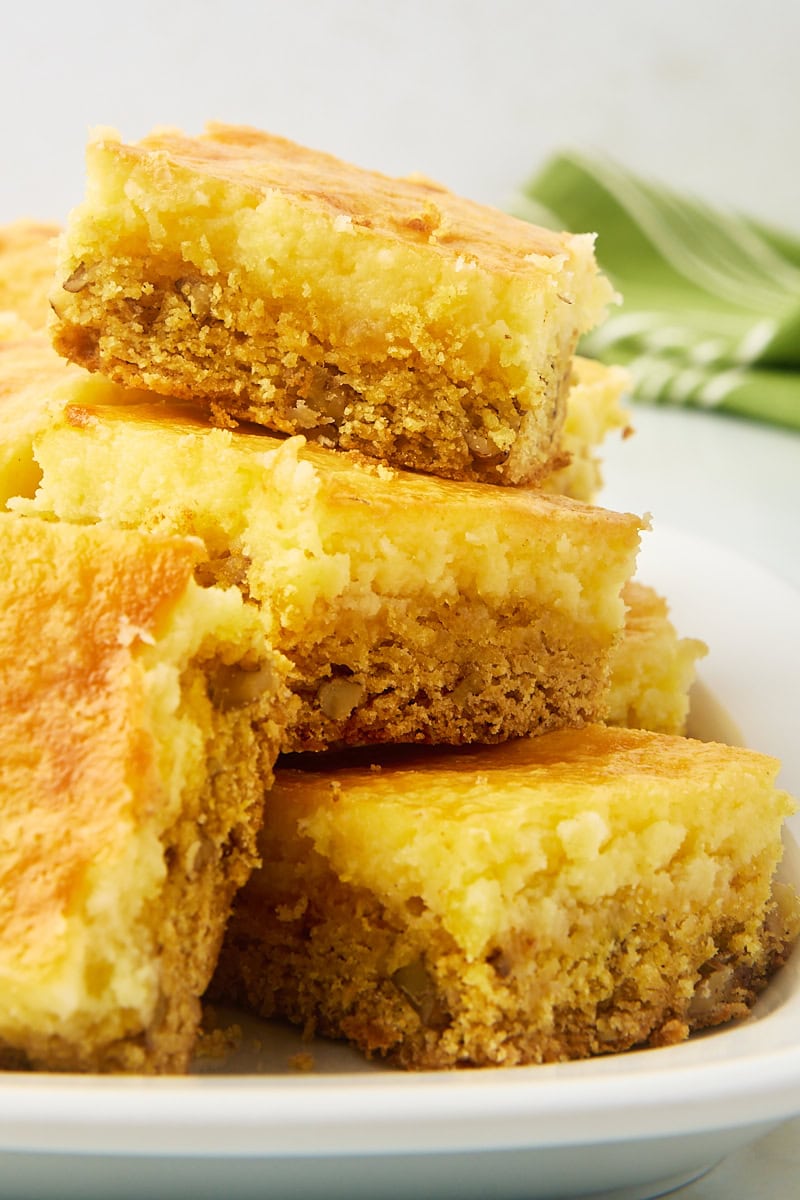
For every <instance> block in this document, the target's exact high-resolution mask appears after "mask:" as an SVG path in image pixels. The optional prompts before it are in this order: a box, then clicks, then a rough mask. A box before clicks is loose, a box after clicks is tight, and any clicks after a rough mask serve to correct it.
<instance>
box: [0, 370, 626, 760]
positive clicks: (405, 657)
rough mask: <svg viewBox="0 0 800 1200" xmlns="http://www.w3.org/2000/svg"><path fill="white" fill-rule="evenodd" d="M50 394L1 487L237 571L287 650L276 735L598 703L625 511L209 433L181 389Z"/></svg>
mask: <svg viewBox="0 0 800 1200" xmlns="http://www.w3.org/2000/svg"><path fill="white" fill-rule="evenodd" d="M47 361H48V362H50V363H51V365H52V363H53V362H55V363H56V364H57V362H58V360H57V359H56V357H55V356H54V355H51V356H50V359H48V360H47ZM1 363H2V355H1V354H0V365H1ZM57 378H60V376H58V375H57ZM84 378H88V377H87V376H84ZM37 386H39V387H40V389H41V394H42V395H43V396H45V395H46V394H47V392H48V388H47V387H46V386H44V381H43V380H42V379H39V380H38V384H37ZM59 395H60V400H61V403H62V409H61V412H60V414H56V416H53V414H52V409H51V408H50V407H46V408H45V411H44V416H43V420H42V429H41V430H40V432H39V433H38V434H36V435H35V436H34V437H33V438H32V440H31V443H30V450H29V454H30V463H29V467H30V473H31V475H32V476H34V477H35V478H36V481H37V482H36V486H35V488H32V489H31V491H30V495H29V496H28V497H27V498H25V497H20V498H17V499H13V500H10V501H9V504H10V505H12V507H14V508H15V510H16V511H19V512H26V513H32V514H38V515H41V516H47V517H50V518H58V519H61V520H67V521H80V522H87V521H88V522H93V521H101V522H106V523H110V524H114V525H118V526H126V527H136V528H141V529H146V530H151V531H158V532H160V533H179V534H184V535H186V534H188V535H192V536H195V537H198V538H200V539H201V540H202V542H203V545H204V552H203V562H202V563H201V564H200V565H199V567H198V571H197V577H198V579H200V581H201V582H207V583H223V584H229V583H233V584H236V586H238V587H239V588H240V589H241V591H242V593H243V594H244V595H245V596H246V597H247V598H248V599H249V600H250V601H251V602H252V603H253V605H254V606H257V607H258V609H259V611H260V614H261V619H262V622H263V626H264V630H265V635H266V636H267V638H268V639H269V641H270V642H271V643H272V644H274V646H275V647H276V648H277V649H278V650H280V651H281V652H283V653H284V654H285V655H286V656H287V657H288V658H289V659H290V661H291V663H292V670H291V674H290V686H291V688H292V690H293V692H294V693H295V695H296V697H297V698H298V700H299V702H300V705H299V710H298V712H297V714H296V717H295V719H294V721H293V722H292V723H291V725H290V727H289V728H288V730H287V733H286V736H285V741H284V748H285V749H289V750H297V749H324V748H326V747H328V746H331V745H342V744H359V743H370V742H378V741H402V742H413V741H420V742H449V743H466V742H472V741H489V742H492V741H498V740H501V739H503V738H506V737H510V736H516V735H519V734H524V733H529V732H532V731H534V730H536V731H544V730H546V729H548V728H554V727H559V726H561V725H574V724H579V723H582V722H584V721H587V720H593V719H597V718H598V717H600V716H601V715H602V712H603V708H604V704H605V692H606V688H607V684H608V676H609V664H610V658H611V654H612V651H613V648H614V646H615V645H616V643H617V641H618V640H619V638H620V636H621V634H622V630H623V626H624V620H625V605H624V602H623V600H622V598H621V589H622V586H623V584H624V583H625V582H626V580H627V579H628V578H629V577H630V575H631V574H632V572H633V568H634V562H635V556H636V552H637V548H638V540H639V531H640V528H641V526H642V522H641V521H640V520H639V519H638V518H636V517H634V516H631V515H630V514H617V513H611V512H607V511H605V510H602V509H598V508H592V507H588V506H586V505H582V504H578V503H576V502H573V501H571V500H569V499H566V498H564V497H560V496H555V497H554V496H547V495H544V494H541V493H540V492H537V491H535V490H530V489H513V488H496V487H492V486H490V485H487V484H470V483H457V482H453V481H447V480H439V479H434V478H429V477H425V476H419V475H415V474H411V473H405V472H397V471H393V470H390V469H389V468H386V467H382V466H377V465H375V464H371V463H369V462H367V461H363V460H358V459H357V458H354V457H353V456H350V455H343V454H341V453H337V452H335V451H331V450H324V449H322V448H320V447H318V446H309V445H307V444H304V442H303V440H302V439H300V438H292V439H288V440H283V441H281V440H279V439H275V438H272V437H270V436H268V435H266V434H263V433H260V432H255V433H254V432H245V431H244V430H236V431H227V430H220V429H216V428H213V427H211V426H210V425H209V424H208V423H207V422H205V421H204V420H203V418H202V416H200V415H199V414H198V413H197V410H195V409H192V408H190V407H187V406H176V405H170V404H169V403H167V402H163V403H161V404H159V403H151V404H150V405H144V406H142V405H135V404H124V405H102V404H101V405H98V404H96V403H94V402H93V400H92V398H91V397H89V398H88V402H86V398H85V397H84V396H83V394H82V390H81V385H80V384H78V385H77V386H76V387H74V389H73V391H72V401H71V402H67V403H66V404H64V394H63V392H61V393H59ZM10 402H11V401H9V403H10ZM23 441H24V439H23Z"/></svg>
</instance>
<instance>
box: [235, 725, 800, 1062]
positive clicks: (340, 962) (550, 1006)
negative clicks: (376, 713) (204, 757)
mask: <svg viewBox="0 0 800 1200" xmlns="http://www.w3.org/2000/svg"><path fill="white" fill-rule="evenodd" d="M776 772H777V763H776V762H774V761H773V760H771V759H767V758H764V757H762V756H760V755H758V754H755V753H752V752H750V751H745V750H739V749H731V748H729V747H726V746H720V745H715V744H704V743H699V742H693V741H689V740H686V739H682V738H672V737H667V736H664V735H657V734H650V733H642V732H639V731H623V730H614V729H609V728H607V727H592V728H587V729H584V730H578V731H575V730H569V731H562V732H558V733H553V734H548V735H545V736H543V737H540V738H534V739H529V740H522V741H517V742H510V743H506V744H505V745H503V746H499V747H490V748H481V749H472V750H470V751H467V752H465V751H460V752H456V753H450V754H449V755H448V754H446V753H443V752H441V751H439V752H436V753H435V754H434V755H430V754H429V755H427V756H423V753H422V752H421V751H419V750H417V751H408V752H407V754H406V755H405V756H403V755H402V754H400V755H397V754H396V755H395V756H394V757H392V758H391V760H389V761H388V762H384V763H383V765H380V766H375V765H374V764H373V765H364V764H363V761H362V765H360V766H357V767H350V768H349V769H348V768H344V769H340V770H338V771H330V770H329V771H327V772H326V771H321V772H320V771H300V770H290V769H281V770H279V771H278V772H277V774H276V784H275V787H274V788H273V790H272V792H271V793H270V796H269V799H268V803H267V805H266V814H265V824H264V829H263V832H262V835H261V842H260V844H261V849H262V855H263V864H262V867H261V868H260V870H259V871H258V872H256V873H255V874H254V875H253V877H252V878H251V880H250V882H249V884H248V885H247V887H246V888H245V889H244V890H243V892H242V893H241V894H240V896H239V897H238V899H237V902H236V906H235V914H234V917H233V919H232V922H231V925H230V926H229V929H228V934H227V936H226V940H225V944H224V948H223V952H222V956H221V960H220V966H219V968H218V972H217V975H216V977H215V982H214V985H213V989H212V994H213V995H214V996H215V997H216V998H218V999H220V998H224V999H225V1000H227V1001H230V1002H233V1003H238V1004H242V1005H245V1006H247V1007H249V1008H250V1009H252V1010H254V1011H255V1012H257V1013H259V1014H261V1015H262V1016H265V1017H273V1016H283V1017H288V1018H289V1019H290V1020H291V1021H294V1022H297V1023H298V1024H301V1025H302V1026H303V1027H304V1028H305V1029H306V1030H307V1031H316V1032H318V1033H320V1034H324V1035H327V1036H332V1037H340V1038H346V1039H348V1040H349V1041H350V1042H352V1043H353V1044H354V1045H355V1046H358V1047H359V1048H360V1049H362V1050H363V1051H365V1052H366V1053H367V1054H368V1055H370V1056H380V1057H384V1058H386V1059H387V1060H389V1061H390V1062H392V1063H394V1064H396V1065H399V1066H402V1067H409V1068H415V1069H434V1068H447V1067H458V1066H484V1065H487V1066H488V1065H495V1066H512V1065H515V1064H529V1063H540V1062H553V1061H559V1060H565V1059H574V1058H582V1057H585V1056H588V1055H595V1054H606V1053H611V1052H616V1051H621V1050H626V1049H628V1048H630V1047H633V1046H643V1045H650V1046H658V1045H665V1044H669V1043H673V1042H677V1041H680V1040H681V1039H683V1038H685V1037H687V1036H688V1034H689V1033H690V1032H691V1031H693V1030H697V1029H703V1028H706V1027H709V1026H713V1025H717V1024H719V1023H722V1022H726V1021H729V1020H732V1019H735V1018H739V1017H743V1016H745V1015H746V1014H747V1013H748V1011H749V1009H750V1007H751V1005H752V1004H753V1002H754V999H755V997H756V995H757V994H758V992H759V991H760V990H761V989H762V988H763V987H764V985H765V984H766V983H767V981H768V980H769V978H770V976H771V975H772V973H773V972H774V971H775V969H776V968H777V967H778V965H779V964H780V963H781V962H782V961H783V960H784V958H785V956H786V954H787V952H788V948H789V945H790V943H791V941H792V939H793V938H794V936H796V933H797V930H798V927H799V926H800V921H799V920H798V906H797V897H796V896H794V894H793V893H792V892H790V891H788V890H786V889H781V888H780V887H778V888H777V889H776V888H774V887H773V872H774V870H775V867H776V864H777V862H778V860H779V858H780V856H781V824H782V821H783V818H784V817H785V816H786V815H787V814H788V813H789V812H790V811H792V804H791V802H790V800H789V798H788V796H786V795H785V794H784V793H781V792H779V791H777V790H776V788H775V785H774V780H775V775H776Z"/></svg>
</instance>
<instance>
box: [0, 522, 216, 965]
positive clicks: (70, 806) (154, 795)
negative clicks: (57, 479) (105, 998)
mask: <svg viewBox="0 0 800 1200" xmlns="http://www.w3.org/2000/svg"><path fill="white" fill-rule="evenodd" d="M194 561H195V550H194V547H193V546H192V544H191V543H189V542H186V541H182V540H179V539H163V538H161V539H157V538H152V537H148V536H146V535H140V534H138V533H127V532H118V531H114V530H110V529H106V528H103V527H98V526H90V527H82V526H81V527H79V526H71V525H64V524H49V523H46V522H43V521H39V520H37V519H34V518H28V517H14V516H10V515H8V514H3V515H0V664H2V665H1V667H0V670H1V672H2V687H0V954H2V952H3V947H4V945H5V948H6V951H10V950H11V949H12V948H13V950H14V953H15V954H18V953H19V951H20V949H22V950H23V952H25V953H28V954H30V955H32V956H33V957H34V959H35V956H36V952H37V940H38V939H39V938H41V937H43V936H46V935H47V934H50V935H52V933H53V929H54V927H55V928H56V929H57V922H58V920H59V918H60V915H61V914H62V913H65V912H68V911H69V907H70V905H71V904H74V903H76V902H78V901H79V900H80V898H81V889H82V883H83V879H84V874H85V871H86V868H87V867H88V866H89V864H91V863H92V862H94V861H96V860H98V859H101V858H102V857H103V856H104V855H106V854H107V853H109V852H112V851H113V844H114V836H115V831H116V830H117V827H118V822H119V820H120V817H121V815H122V814H123V813H125V812H128V813H129V814H130V815H131V816H132V818H133V820H134V822H136V820H137V819H143V818H144V817H145V816H146V815H147V814H148V812H149V811H152V809H153V808H154V806H156V805H157V804H158V802H159V790H160V783H159V780H158V777H157V773H156V768H155V764H154V762H153V746H152V742H151V737H150V735H149V734H148V732H147V731H146V730H143V729H142V727H141V709H142V696H141V690H140V682H139V680H140V676H139V673H138V669H137V668H136V666H135V658H136V654H137V646H138V645H140V644H141V643H140V641H139V636H140V635H141V636H144V637H145V638H147V637H157V636H158V633H159V629H160V626H161V623H162V622H163V621H164V620H165V618H166V616H167V614H168V613H169V611H170V610H171V609H172V607H173V606H174V604H175V603H176V601H177V600H178V599H179V597H180V596H181V595H182V594H183V592H184V590H185V588H186V585H187V580H188V579H189V577H190V575H191V573H192V570H193V566H194ZM3 956H4V955H3Z"/></svg>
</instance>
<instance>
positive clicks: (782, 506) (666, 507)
mask: <svg viewBox="0 0 800 1200" xmlns="http://www.w3.org/2000/svg"><path fill="white" fill-rule="evenodd" d="M798 393H799V394H800V385H798ZM630 411H631V424H632V425H633V427H634V428H635V430H636V432H635V434H634V436H633V437H630V438H627V439H625V440H624V441H622V440H620V439H619V438H618V437H612V438H611V439H610V441H609V443H608V445H607V446H606V448H605V450H604V453H603V458H604V462H605V468H604V475H605V478H606V486H605V488H604V490H603V493H602V496H601V502H602V503H603V504H605V505H607V506H608V507H609V508H618V509H629V510H631V511H633V512H639V513H643V512H649V513H650V514H651V515H652V519H653V526H654V528H657V527H658V525H659V524H660V523H662V522H663V523H664V524H667V525H671V526H672V527H673V528H675V529H681V530H684V531H685V532H688V533H694V534H696V535H698V536H699V537H704V538H707V539H709V540H710V541H713V542H718V543H719V544H720V545H723V546H727V547H729V548H730V549H732V550H736V551H738V552H739V553H740V554H743V555H745V556H746V557H747V558H751V559H753V560H754V561H755V562H758V563H760V564H761V565H762V566H765V567H768V568H769V569H770V570H772V571H773V572H775V573H776V574H778V575H781V576H783V578H784V579H785V580H787V581H788V582H789V583H791V584H792V585H793V586H794V587H795V588H797V589H798V591H800V433H795V432H791V431H789V430H785V429H779V428H777V427H775V426H771V425H766V424H759V423H757V422H753V421H746V420H743V419H739V418H736V417H727V416H724V415H722V414H721V413H707V412H699V411H697V410H694V409H686V410H683V409H676V408H650V407H647V406H645V405H641V404H637V405H633V406H631V407H630ZM799 603H800V601H799ZM799 615H800V614H799ZM754 619H755V620H757V613H754Z"/></svg>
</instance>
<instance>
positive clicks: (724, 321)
mask: <svg viewBox="0 0 800 1200" xmlns="http://www.w3.org/2000/svg"><path fill="white" fill-rule="evenodd" d="M512 210H513V211H514V212H515V213H516V215H517V216H520V217H524V218H526V219H527V220H530V221H534V222H536V223H537V224H539V225H545V226H549V227H550V228H556V229H570V230H574V231H575V232H582V231H585V230H592V231H594V232H596V233H597V234H598V239H597V257H598V259H599V261H600V263H601V264H602V266H603V268H604V269H605V271H606V273H607V274H608V275H609V277H610V278H611V280H612V281H613V283H614V286H615V287H616V288H617V289H618V290H619V291H620V292H621V293H622V296H623V298H624V299H623V304H622V306H621V307H620V308H618V309H615V310H612V314H611V316H610V318H609V320H608V321H607V322H606V323H605V324H604V325H603V326H602V327H601V328H600V329H598V330H595V331H594V332H593V333H592V334H590V335H589V336H588V337H587V338H586V339H585V340H584V341H583V342H582V343H581V352H582V353H585V354H588V355H590V356H593V357H595V358H600V359H602V360H603V361H606V362H616V363H623V364H625V365H626V366H627V367H628V369H629V370H630V372H631V374H632V377H633V394H634V397H635V398H636V399H641V400H646V401H652V402H655V403H668V404H694V405H701V406H703V407H706V408H720V409H723V410H726V411H728V412H735V413H740V414H743V415H746V416H748V417H755V418H760V419H763V420H769V421H775V422H778V423H780V424H782V425H788V426H791V427H793V428H796V429H800V240H794V239H792V238H791V237H790V236H788V235H785V234H780V233H777V232H775V231H773V230H770V229H767V228H766V227H764V226H763V225H760V224H758V223H757V222H755V221H751V220H748V219H747V218H745V217H741V216H735V215H732V214H731V213H728V212H722V211H717V210H715V209H713V208H711V207H710V206H708V205H706V204H704V203H701V202H699V201H697V200H694V199H688V198H686V197H684V196H680V195H677V194H675V193H673V192H671V191H669V190H668V189H667V188H663V187H660V186H655V185H653V184H650V183H646V182H644V181H643V180H641V179H639V178H637V177H636V176H634V175H632V174H630V173H629V172H627V171H625V170H623V169H622V168H621V167H619V166H616V165H614V164H612V163H609V162H607V161H604V160H600V159H596V158H591V157H589V156H585V155H581V154H572V153H570V154H561V155H559V156H558V157H556V158H554V159H552V160H551V161H550V162H549V163H548V164H547V165H546V166H545V167H544V169H543V170H542V171H541V172H540V173H539V174H537V175H536V176H535V177H534V178H533V179H532V180H531V181H530V183H528V184H527V185H526V186H525V187H523V188H522V189H521V190H520V192H519V194H518V195H517V196H516V197H515V198H514V201H513V203H512Z"/></svg>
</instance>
